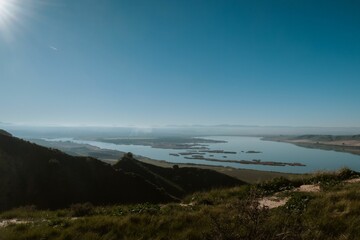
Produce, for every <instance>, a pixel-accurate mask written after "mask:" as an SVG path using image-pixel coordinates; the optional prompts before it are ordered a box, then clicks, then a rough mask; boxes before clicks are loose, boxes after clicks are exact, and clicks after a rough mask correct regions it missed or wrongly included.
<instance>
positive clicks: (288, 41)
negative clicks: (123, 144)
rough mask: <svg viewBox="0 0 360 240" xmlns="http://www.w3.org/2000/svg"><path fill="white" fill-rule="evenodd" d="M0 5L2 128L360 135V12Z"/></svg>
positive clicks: (287, 5)
mask: <svg viewBox="0 0 360 240" xmlns="http://www.w3.org/2000/svg"><path fill="white" fill-rule="evenodd" d="M0 1H5V3H6V2H7V3H8V4H7V5H6V4H1V3H0V121H1V122H10V123H26V124H55V125H56V124H59V125H82V124H84V125H118V126H130V125H132V126H137V125H138V126H153V125H167V124H208V125H211V124H223V123H224V124H225V123H226V124H251V125H288V126H355V127H359V126H360V14H359V13H360V2H359V1H346V0H344V1H340V0H338V1H331V0H324V1H313V0H279V1H270V0H264V1H256V0H249V1H241V0H236V1H230V0H229V1H220V0H218V1H211V0H204V1H198V0H191V1H186V0H181V1H172V0H163V1H157V0H154V1H148V0H143V1H138V0H129V1H123V0H113V1H111V0H104V1H98V0H76V1H74V0H48V1H40V0H27V1H22V0H0ZM24 2H26V3H24ZM2 5H3V6H2ZM10 11H12V14H11V16H10V15H9V12H10ZM1 14H2V16H1Z"/></svg>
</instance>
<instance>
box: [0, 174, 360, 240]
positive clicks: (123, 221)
mask: <svg viewBox="0 0 360 240" xmlns="http://www.w3.org/2000/svg"><path fill="white" fill-rule="evenodd" d="M356 174H357V173H354V172H349V171H348V170H342V171H340V172H337V173H332V174H324V173H318V174H315V175H312V176H309V177H308V178H301V179H295V180H287V179H283V178H280V179H275V180H272V181H267V182H264V183H261V184H257V185H245V186H240V187H235V188H228V189H214V190H211V191H207V192H198V193H195V194H192V195H189V196H187V197H186V198H185V199H184V201H183V202H184V203H186V204H188V205H186V206H180V205H179V204H178V203H170V204H135V205H114V206H92V205H91V204H80V205H79V204H77V205H73V206H72V207H70V208H68V209H61V210H56V211H38V210H36V209H35V208H34V207H26V208H18V209H14V210H11V211H7V212H3V213H0V219H14V218H17V219H22V220H27V221H30V223H27V224H18V225H15V224H14V225H9V226H7V227H4V228H0V240H12V239H19V240H25V239H26V240H32V239H34V240H35V239H36V240H38V239H44V240H45V239H56V240H65V239H90V240H91V239H94V240H95V239H96V240H98V239H101V240H112V239H114V240H115V239H116V240H117V239H218V240H222V239H260V240H261V239H279V240H280V239H295V240H296V239H319V240H320V239H330V240H335V239H354V240H355V239H358V236H360V218H359V215H360V191H358V189H359V187H360V183H353V184H345V183H343V182H341V181H342V180H345V179H349V178H353V177H355V176H356ZM303 183H306V184H309V183H319V184H320V185H321V186H323V187H322V191H320V192H319V193H299V192H290V191H288V192H285V193H284V194H286V195H287V196H288V197H289V198H290V200H289V201H288V202H287V204H286V205H285V206H283V207H279V208H275V209H271V210H269V209H267V208H263V207H261V206H259V204H258V202H257V199H258V198H259V197H260V196H263V195H271V194H273V193H275V192H278V191H283V190H287V189H292V188H294V187H296V186H298V185H299V184H300V185H301V184H303Z"/></svg>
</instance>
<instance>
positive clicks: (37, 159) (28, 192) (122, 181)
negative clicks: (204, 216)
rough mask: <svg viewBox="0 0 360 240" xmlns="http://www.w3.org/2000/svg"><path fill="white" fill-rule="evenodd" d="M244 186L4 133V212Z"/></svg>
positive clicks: (0, 151)
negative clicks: (112, 162) (85, 153)
mask: <svg viewBox="0 0 360 240" xmlns="http://www.w3.org/2000/svg"><path fill="white" fill-rule="evenodd" d="M241 184H243V182H241V181H240V180H237V179H234V178H232V177H229V176H227V175H224V174H221V173H218V172H215V171H212V170H205V169H196V168H173V169H172V168H162V167H157V166H153V165H150V164H146V163H142V162H139V161H137V160H135V159H133V158H132V154H127V155H125V157H124V158H123V159H122V160H121V161H119V162H118V163H117V164H116V165H115V166H111V165H109V164H107V163H104V162H101V161H99V160H97V159H94V158H89V157H74V156H70V155H67V154H65V153H63V152H61V151H59V150H55V149H50V148H45V147H41V146H39V145H36V144H33V143H30V142H27V141H24V140H21V139H18V138H15V137H12V136H11V135H10V134H8V133H6V132H3V133H0V211H1V210H5V209H10V208H13V207H18V206H23V205H36V206H37V207H38V208H62V207H67V206H69V205H70V204H72V203H82V202H91V203H93V204H96V205H106V204H115V203H140V202H153V203H155V202H157V203H159V202H168V201H174V200H176V199H177V198H180V197H182V196H184V195H186V194H188V193H191V192H194V191H200V190H207V189H211V188H216V187H227V186H235V185H241Z"/></svg>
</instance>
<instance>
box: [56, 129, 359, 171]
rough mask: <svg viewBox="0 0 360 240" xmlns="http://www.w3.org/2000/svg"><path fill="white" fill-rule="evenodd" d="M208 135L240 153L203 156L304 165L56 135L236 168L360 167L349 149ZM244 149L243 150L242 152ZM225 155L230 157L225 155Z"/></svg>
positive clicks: (217, 146) (146, 154) (165, 157)
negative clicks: (195, 156)
mask: <svg viewBox="0 0 360 240" xmlns="http://www.w3.org/2000/svg"><path fill="white" fill-rule="evenodd" d="M206 138H207V139H214V140H224V141H227V143H211V144H206V145H208V148H210V150H225V151H235V152H237V154H214V153H207V154H206V155H204V157H210V156H209V155H210V154H211V155H214V156H213V157H210V158H216V159H222V160H253V159H260V160H261V161H273V162H299V163H303V164H305V165H306V166H305V167H299V166H285V167H279V166H263V165H248V164H240V163H227V162H212V161H206V160H192V159H185V158H184V156H178V157H177V156H171V155H169V153H180V152H186V151H187V150H173V149H159V148H152V147H150V146H141V145H117V144H112V143H104V142H97V141H84V140H74V139H53V141H54V140H62V141H71V142H75V143H82V144H89V145H93V146H96V147H100V148H103V149H111V150H118V151H123V152H132V153H134V154H135V155H141V156H144V157H148V158H152V159H157V160H165V161H168V162H173V163H195V164H207V165H217V166H230V167H235V168H245V169H257V170H266V171H277V172H290V173H306V172H313V171H318V170H337V169H339V168H342V167H349V168H351V169H353V170H357V171H360V156H359V155H353V154H350V153H343V152H335V151H327V150H320V149H310V148H303V147H298V146H295V145H293V144H289V143H281V142H271V141H262V140H261V139H260V138H258V137H238V136H236V137H235V136H231V137H229V136H221V137H219V136H209V137H206ZM241 151H244V152H241ZM246 151H260V152H261V153H246ZM223 156H226V157H227V158H223Z"/></svg>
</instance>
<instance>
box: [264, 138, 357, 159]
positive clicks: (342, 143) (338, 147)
mask: <svg viewBox="0 0 360 240" xmlns="http://www.w3.org/2000/svg"><path fill="white" fill-rule="evenodd" d="M263 140H268V141H278V142H287V143H292V144H295V145H297V146H300V147H306V148H317V149H323V150H333V151H338V152H348V153H352V154H358V155H360V135H351V136H332V135H301V136H284V135H282V136H268V137H264V138H263Z"/></svg>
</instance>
